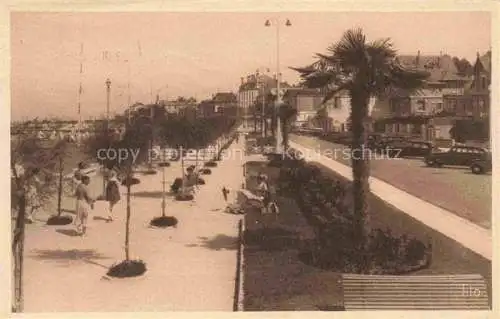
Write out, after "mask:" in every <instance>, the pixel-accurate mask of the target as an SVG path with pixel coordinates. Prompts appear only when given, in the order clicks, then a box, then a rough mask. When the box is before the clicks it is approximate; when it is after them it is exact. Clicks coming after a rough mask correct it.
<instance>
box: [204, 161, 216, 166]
mask: <svg viewBox="0 0 500 319" xmlns="http://www.w3.org/2000/svg"><path fill="white" fill-rule="evenodd" d="M205 167H217V163H216V162H215V161H210V162H206V163H205Z"/></svg>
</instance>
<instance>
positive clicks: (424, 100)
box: [372, 52, 471, 139]
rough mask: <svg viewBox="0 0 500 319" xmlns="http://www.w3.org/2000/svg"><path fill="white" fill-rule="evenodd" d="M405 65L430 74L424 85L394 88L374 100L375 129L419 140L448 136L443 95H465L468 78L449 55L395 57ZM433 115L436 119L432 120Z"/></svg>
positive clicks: (449, 122) (447, 122)
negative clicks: (382, 96)
mask: <svg viewBox="0 0 500 319" xmlns="http://www.w3.org/2000/svg"><path fill="white" fill-rule="evenodd" d="M397 60H398V62H399V63H400V64H401V65H402V66H403V67H405V68H407V69H410V70H417V71H423V72H426V73H427V74H428V75H429V76H428V78H427V80H426V84H425V85H424V87H423V88H421V89H419V90H416V91H412V92H411V91H405V90H397V91H395V92H394V94H392V95H391V96H390V97H389V98H387V99H383V100H381V99H379V100H377V101H376V103H375V106H374V110H373V112H372V117H373V118H374V120H375V123H374V130H375V131H379V132H385V133H389V134H397V135H409V136H413V137H415V138H422V139H449V134H448V131H449V129H448V127H449V126H450V125H451V122H452V121H453V120H452V119H449V118H447V119H442V118H441V117H442V116H441V115H444V114H447V113H446V112H447V105H446V104H445V96H448V95H455V96H459V95H462V94H464V92H465V89H466V87H467V85H468V83H470V81H471V79H470V78H469V77H467V76H461V75H459V72H458V70H457V68H456V66H455V63H454V61H453V59H452V57H451V56H449V55H446V54H445V55H443V54H440V55H436V56H424V55H421V54H420V52H418V54H417V55H416V56H398V57H397ZM434 118H439V120H435V121H434Z"/></svg>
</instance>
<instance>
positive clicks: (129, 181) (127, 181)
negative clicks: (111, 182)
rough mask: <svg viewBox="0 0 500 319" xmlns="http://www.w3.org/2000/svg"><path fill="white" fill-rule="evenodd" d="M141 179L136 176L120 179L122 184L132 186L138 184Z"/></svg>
mask: <svg viewBox="0 0 500 319" xmlns="http://www.w3.org/2000/svg"><path fill="white" fill-rule="evenodd" d="M140 182H141V181H140V180H139V179H138V178H136V177H131V176H128V177H126V178H124V179H123V180H122V185H123V186H133V185H137V184H139V183H140Z"/></svg>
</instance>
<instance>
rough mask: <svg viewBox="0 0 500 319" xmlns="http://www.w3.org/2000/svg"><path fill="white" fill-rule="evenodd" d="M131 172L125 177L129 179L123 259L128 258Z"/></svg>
mask: <svg viewBox="0 0 500 319" xmlns="http://www.w3.org/2000/svg"><path fill="white" fill-rule="evenodd" d="M131 178H132V174H131V172H129V173H128V176H127V179H129V183H127V220H126V222H125V260H127V261H129V260H130V210H131V207H130V182H131Z"/></svg>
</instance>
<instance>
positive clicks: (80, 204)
mask: <svg viewBox="0 0 500 319" xmlns="http://www.w3.org/2000/svg"><path fill="white" fill-rule="evenodd" d="M81 181H82V182H81V183H80V184H79V185H78V186H77V188H76V192H75V196H76V219H75V224H76V231H77V232H78V233H79V234H80V235H84V234H85V232H86V230H87V220H88V216H89V212H90V210H91V209H93V208H94V199H92V198H91V197H90V193H89V189H88V185H89V183H90V177H88V176H86V175H84V176H82V180H81Z"/></svg>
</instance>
